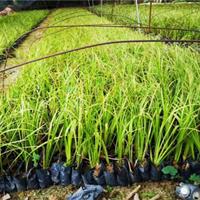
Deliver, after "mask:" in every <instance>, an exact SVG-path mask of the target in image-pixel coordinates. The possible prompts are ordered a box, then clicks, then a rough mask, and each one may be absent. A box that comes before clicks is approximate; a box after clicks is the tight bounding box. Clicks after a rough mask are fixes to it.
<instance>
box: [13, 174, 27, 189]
mask: <svg viewBox="0 0 200 200" xmlns="http://www.w3.org/2000/svg"><path fill="white" fill-rule="evenodd" d="M13 182H14V183H15V187H16V189H17V191H18V192H22V191H25V190H26V189H27V183H26V178H24V177H13Z"/></svg>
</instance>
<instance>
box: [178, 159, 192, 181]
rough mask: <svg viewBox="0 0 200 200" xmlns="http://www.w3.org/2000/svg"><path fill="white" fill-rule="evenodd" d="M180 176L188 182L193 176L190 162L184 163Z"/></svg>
mask: <svg viewBox="0 0 200 200" xmlns="http://www.w3.org/2000/svg"><path fill="white" fill-rule="evenodd" d="M180 175H181V177H182V179H183V180H188V179H189V178H190V176H191V175H192V168H191V165H190V163H189V162H187V161H186V162H184V163H183V164H182V166H181V167H180Z"/></svg>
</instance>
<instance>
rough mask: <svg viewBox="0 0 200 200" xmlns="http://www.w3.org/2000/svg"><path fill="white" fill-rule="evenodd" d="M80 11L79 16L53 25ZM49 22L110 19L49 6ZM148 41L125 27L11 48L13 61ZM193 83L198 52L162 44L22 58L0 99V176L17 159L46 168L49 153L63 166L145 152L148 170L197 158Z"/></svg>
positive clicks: (198, 70) (73, 32) (199, 104)
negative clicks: (18, 70) (17, 72)
mask: <svg viewBox="0 0 200 200" xmlns="http://www.w3.org/2000/svg"><path fill="white" fill-rule="evenodd" d="M79 12H81V13H83V14H85V16H84V17H77V18H71V19H68V20H67V21H64V22H59V21H60V16H65V17H66V15H68V16H73V15H74V13H79ZM56 22H57V25H63V24H88V23H91V24H92V23H99V24H100V23H103V24H105V23H106V24H107V23H109V21H108V20H106V19H105V18H100V17H97V16H95V15H94V14H92V13H90V12H89V11H86V10H84V9H61V10H57V11H55V12H53V13H52V14H51V15H50V17H49V19H48V23H49V25H51V24H55V23H56ZM58 22H59V23H58ZM149 37H150V36H144V35H143V34H142V33H138V32H133V31H131V30H129V29H122V30H120V29H106V28H71V29H62V28H60V29H56V30H54V29H48V30H45V32H44V35H43V37H42V38H41V39H39V40H36V41H35V43H34V44H32V45H30V48H29V50H27V48H25V50H24V49H19V50H17V51H16V58H15V59H12V64H16V63H19V62H22V60H23V61H26V60H31V59H34V58H37V57H41V56H43V55H47V54H51V53H54V52H58V51H62V50H64V49H72V48H75V47H80V46H84V45H86V44H94V43H99V42H105V41H110V40H123V39H142V38H143V39H147V38H149ZM1 38H2V36H1ZM9 64H11V63H8V65H9ZM199 79H200V57H199V54H198V53H197V52H193V51H192V50H191V49H190V48H181V47H179V46H169V45H165V44H142V43H141V44H124V45H113V46H104V47H99V48H94V49H88V50H84V51H80V52H77V53H72V54H67V55H63V56H59V57H57V58H51V59H47V60H43V61H40V62H37V63H34V64H30V65H29V66H26V68H24V69H23V70H22V73H21V76H20V77H19V79H18V81H17V82H16V84H15V85H13V86H12V87H10V88H9V90H8V91H7V92H6V94H5V96H3V95H2V96H1V99H0V152H1V153H0V168H1V172H3V170H6V169H10V170H12V169H16V166H19V163H21V164H23V167H24V168H25V169H26V170H27V169H28V166H29V165H30V163H33V164H34V166H38V165H42V166H43V168H48V167H49V165H50V163H51V162H52V161H53V160H55V159H61V160H63V161H64V162H65V163H66V165H71V164H73V163H76V164H77V165H79V164H80V163H81V161H82V160H83V159H86V160H89V163H90V166H91V167H94V166H96V165H97V164H98V163H100V160H101V158H105V159H106V161H107V162H108V163H109V157H115V158H118V161H119V163H120V161H121V160H122V159H123V158H124V157H127V158H128V159H129V160H130V161H131V162H134V161H135V160H136V159H138V160H139V161H140V162H143V161H144V160H145V158H146V156H147V155H149V157H150V159H151V161H152V162H153V163H154V164H155V165H156V166H159V165H160V164H161V163H162V162H163V161H165V160H171V161H176V162H179V161H180V160H182V159H183V160H185V159H189V158H191V159H198V158H199V151H200V136H199V123H200V122H199V115H200V87H199ZM21 164H20V166H22V165H21Z"/></svg>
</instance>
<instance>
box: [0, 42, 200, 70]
mask: <svg viewBox="0 0 200 200" xmlns="http://www.w3.org/2000/svg"><path fill="white" fill-rule="evenodd" d="M125 43H167V44H168V43H170V44H171V43H200V40H117V41H110V42H103V43H97V44H92V45H86V46H82V47H78V48H75V49H70V50H66V51H61V52H58V53H55V54H51V55H47V56H44V57H40V58H36V59H34V60H30V61H27V62H24V63H21V64H18V65H14V66H11V67H7V68H6V69H3V70H0V73H4V72H6V71H9V70H13V69H16V68H19V67H22V66H24V65H28V64H31V63H35V62H38V61H41V60H46V59H49V58H53V57H57V56H61V55H65V54H69V53H72V52H77V51H81V50H85V49H90V48H94V47H100V46H108V45H113V44H125Z"/></svg>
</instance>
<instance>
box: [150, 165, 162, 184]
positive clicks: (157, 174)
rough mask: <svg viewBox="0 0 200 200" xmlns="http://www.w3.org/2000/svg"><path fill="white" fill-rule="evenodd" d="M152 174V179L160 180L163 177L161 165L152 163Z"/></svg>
mask: <svg viewBox="0 0 200 200" xmlns="http://www.w3.org/2000/svg"><path fill="white" fill-rule="evenodd" d="M150 176H151V180H152V181H160V180H161V178H162V173H161V169H160V167H156V166H154V165H153V164H151V169H150Z"/></svg>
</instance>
